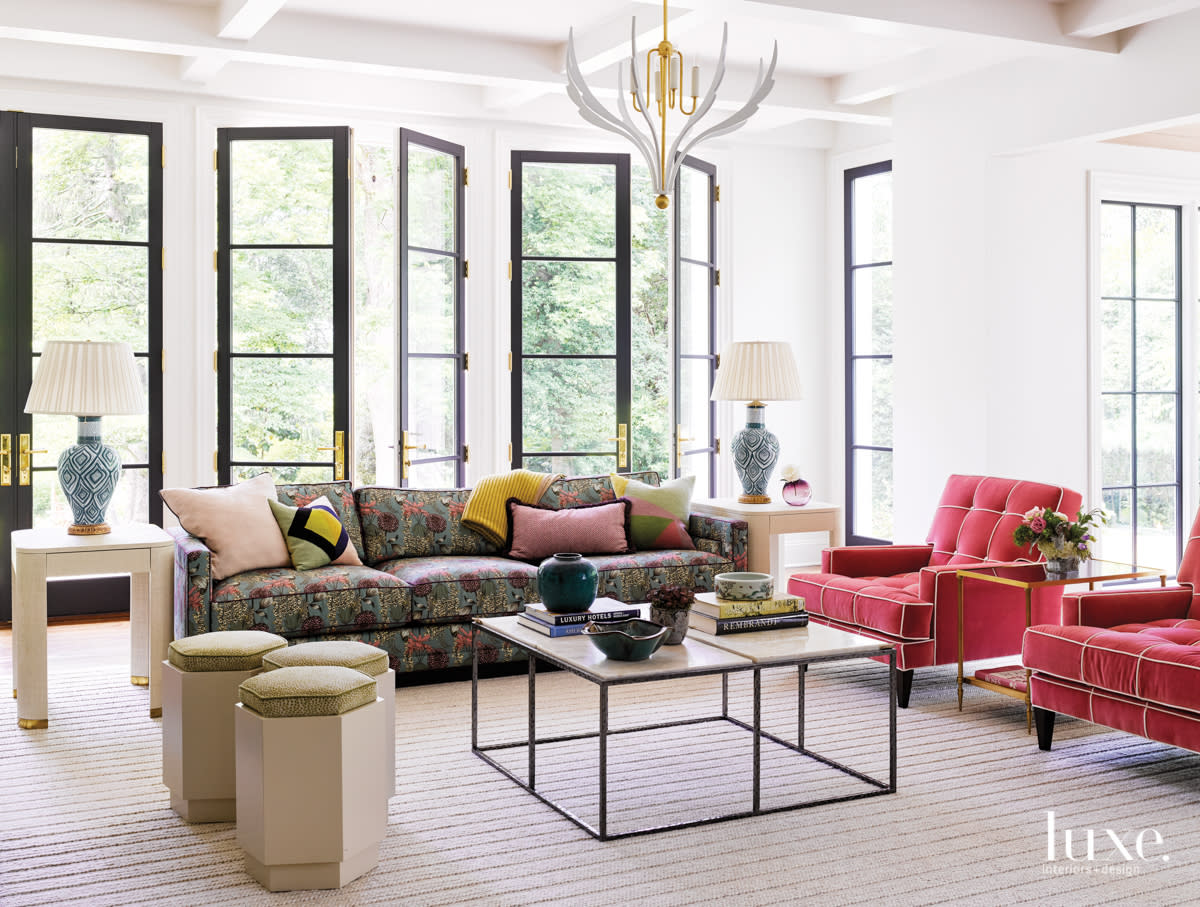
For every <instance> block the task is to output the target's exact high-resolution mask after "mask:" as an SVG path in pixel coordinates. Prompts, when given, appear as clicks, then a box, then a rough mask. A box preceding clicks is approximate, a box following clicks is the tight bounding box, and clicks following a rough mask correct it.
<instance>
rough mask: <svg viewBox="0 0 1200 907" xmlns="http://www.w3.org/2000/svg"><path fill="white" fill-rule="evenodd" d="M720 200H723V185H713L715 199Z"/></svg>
mask: <svg viewBox="0 0 1200 907" xmlns="http://www.w3.org/2000/svg"><path fill="white" fill-rule="evenodd" d="M720 200H721V187H720V186H713V201H714V202H719V201H720Z"/></svg>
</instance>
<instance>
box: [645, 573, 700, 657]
mask: <svg viewBox="0 0 1200 907" xmlns="http://www.w3.org/2000/svg"><path fill="white" fill-rule="evenodd" d="M646 600H647V601H649V602H650V619H651V620H652V621H654V622H655V623H656V624H662V625H663V626H664V627H670V628H671V632H670V634H669V635H668V636H667V639H666V643H665V644H666V645H668V646H675V645H678V644H679V643H681V642H683V637H684V636H686V635H687V630H688V614H689V613H690V611H691V607H692V602H694V601H695V600H696V593H695V592H694V591H692V590H691V589H689V588H688V587H687V586H659V587H658V588H657V589H651V590H650V591H649V592H647V593H646Z"/></svg>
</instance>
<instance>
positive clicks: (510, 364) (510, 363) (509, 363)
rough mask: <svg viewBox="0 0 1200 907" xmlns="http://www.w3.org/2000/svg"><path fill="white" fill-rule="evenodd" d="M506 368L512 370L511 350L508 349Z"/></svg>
mask: <svg viewBox="0 0 1200 907" xmlns="http://www.w3.org/2000/svg"><path fill="white" fill-rule="evenodd" d="M508 370H509V371H510V372H511V371H512V350H509V351H508Z"/></svg>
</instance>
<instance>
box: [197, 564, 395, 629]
mask: <svg viewBox="0 0 1200 907" xmlns="http://www.w3.org/2000/svg"><path fill="white" fill-rule="evenodd" d="M211 597H212V604H211V619H212V626H210V627H206V628H205V629H206V630H252V629H253V630H267V631H269V632H271V633H278V634H279V635H280V636H311V635H314V634H318V633H324V632H330V631H339V630H370V629H373V628H375V627H386V626H394V625H397V624H402V623H406V622H407V621H408V620H409V614H410V613H411V610H412V605H411V603H410V598H409V589H408V588H407V587H406V586H405V585H404V583H402V582H400V581H399V580H397V579H396V578H394V577H392V576H389V575H388V574H386V573H382V572H380V571H378V570H372V569H371V568H369V567H341V566H333V565H330V566H328V567H319V568H317V569H316V570H292V569H289V568H284V567H275V568H271V569H269V570H247V571H246V572H245V573H239V574H238V575H237V576H231V577H229V579H226V580H222V581H221V582H218V583H215V584H214V585H213V587H212V595H211Z"/></svg>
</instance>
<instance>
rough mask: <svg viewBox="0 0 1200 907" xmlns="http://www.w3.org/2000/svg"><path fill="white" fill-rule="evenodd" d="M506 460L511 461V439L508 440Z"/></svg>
mask: <svg viewBox="0 0 1200 907" xmlns="http://www.w3.org/2000/svg"><path fill="white" fill-rule="evenodd" d="M508 462H509V463H512V441H509V442H508Z"/></svg>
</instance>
